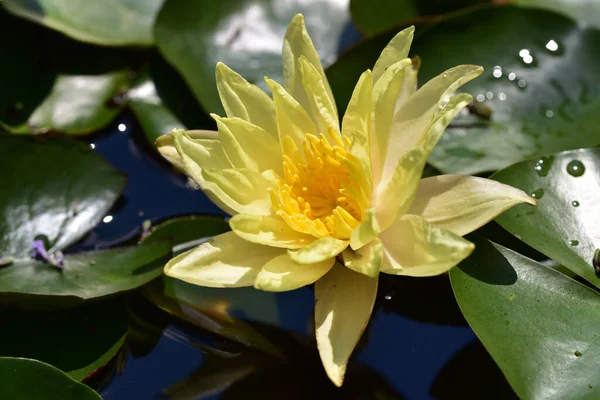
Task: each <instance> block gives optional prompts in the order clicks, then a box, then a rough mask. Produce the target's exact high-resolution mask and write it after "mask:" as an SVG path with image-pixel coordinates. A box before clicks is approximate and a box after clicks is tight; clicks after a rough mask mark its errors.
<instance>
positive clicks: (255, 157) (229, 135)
mask: <svg viewBox="0 0 600 400" xmlns="http://www.w3.org/2000/svg"><path fill="white" fill-rule="evenodd" d="M211 116H212V117H213V118H214V119H215V120H216V121H217V126H218V128H219V140H220V142H221V145H222V146H223V151H224V152H225V155H226V156H227V158H228V159H229V161H230V162H231V165H232V166H233V168H242V169H248V170H250V171H254V172H263V171H265V170H268V169H272V170H273V171H275V172H277V173H279V174H281V165H282V164H281V161H282V156H281V146H280V145H279V140H278V139H277V138H276V137H273V136H271V135H270V134H269V133H268V132H267V131H265V130H264V129H262V128H261V127H259V126H257V125H254V124H252V123H250V122H247V121H244V120H243V119H240V118H221V117H219V116H218V115H215V114H211Z"/></svg>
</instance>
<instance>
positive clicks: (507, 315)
mask: <svg viewBox="0 0 600 400" xmlns="http://www.w3.org/2000/svg"><path fill="white" fill-rule="evenodd" d="M475 239H476V240H474V241H475V243H476V245H477V248H476V250H475V252H474V253H473V255H472V256H471V257H469V258H468V259H467V260H466V261H464V262H463V263H462V264H460V265H459V267H456V268H453V269H452V270H451V272H450V279H451V282H452V287H453V289H454V293H455V295H456V299H457V300H458V304H459V306H460V308H461V310H462V312H463V314H464V315H465V317H466V318H467V321H468V322H469V324H470V325H471V327H472V328H473V330H474V331H475V333H476V334H477V336H478V337H479V339H481V341H482V342H483V344H484V346H485V347H486V349H487V350H488V352H489V353H490V355H491V356H492V357H493V358H494V360H495V361H496V363H497V364H498V366H499V367H500V369H502V371H503V372H504V375H505V376H506V378H507V379H508V381H509V383H510V384H511V386H512V387H513V389H514V390H515V392H516V393H517V394H518V395H519V397H520V398H523V399H532V400H535V399H567V398H568V399H583V398H586V399H595V398H598V397H599V396H600V373H599V372H598V371H599V367H600V339H599V337H598V335H599V333H598V326H599V324H600V295H599V294H598V293H597V292H595V291H593V290H591V289H589V288H587V287H585V286H584V285H582V284H580V283H578V282H576V281H574V280H572V279H570V278H568V277H566V276H564V275H562V274H561V273H559V272H556V271H553V270H552V269H550V268H546V267H544V266H543V265H541V264H539V263H537V262H535V261H533V260H530V259H528V258H525V257H523V256H521V255H520V254H517V253H515V252H513V251H512V250H509V249H507V248H504V247H502V246H500V245H495V244H492V243H491V242H488V241H487V240H485V239H482V238H475Z"/></svg>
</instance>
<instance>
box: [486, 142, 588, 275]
mask: <svg viewBox="0 0 600 400" xmlns="http://www.w3.org/2000/svg"><path fill="white" fill-rule="evenodd" d="M492 179H495V180H497V181H500V182H503V183H506V184H509V185H512V186H515V187H518V188H520V189H523V190H525V191H526V192H527V193H531V194H532V195H533V196H534V197H536V198H538V199H539V202H538V205H537V207H531V206H529V207H524V206H522V205H520V206H517V207H515V208H512V209H510V210H508V211H507V212H505V213H504V214H502V215H501V216H500V217H498V219H497V221H498V223H499V224H500V225H502V226H503V227H504V228H505V229H506V230H508V231H509V232H510V233H512V234H514V235H518V237H519V238H520V239H521V240H523V241H524V242H525V243H527V244H528V245H530V246H531V247H533V248H535V249H536V250H538V251H540V252H541V253H544V254H545V255H546V256H548V257H550V258H552V259H553V260H555V261H557V262H558V263H560V264H562V265H564V266H565V267H567V268H569V269H570V270H572V271H573V272H575V273H576V274H577V275H580V276H581V277H583V278H585V279H586V280H588V281H589V282H590V283H592V284H593V285H595V286H598V287H600V278H598V277H597V276H596V273H595V270H594V267H593V266H592V258H593V256H594V251H595V249H596V248H598V247H600V220H599V218H600V149H597V148H594V149H581V150H573V151H565V152H561V153H556V154H552V155H549V156H547V157H540V158H539V159H534V160H529V161H523V162H520V163H518V164H515V165H511V166H510V167H508V168H506V169H503V170H501V171H498V172H497V173H495V174H494V175H492Z"/></svg>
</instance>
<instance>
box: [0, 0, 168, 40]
mask: <svg viewBox="0 0 600 400" xmlns="http://www.w3.org/2000/svg"><path fill="white" fill-rule="evenodd" d="M163 1H164V0H86V1H85V5H84V4H83V3H81V2H79V1H74V0H4V2H3V4H4V7H6V9H7V10H9V11H10V12H12V13H14V14H16V15H19V16H21V17H25V18H28V19H31V20H32V21H36V22H38V23H40V24H43V25H46V26H48V27H50V28H53V29H56V30H57V31H60V32H62V33H64V34H66V35H69V36H71V37H73V38H75V39H78V40H82V41H84V42H92V43H97V44H103V45H109V46H123V45H145V46H148V45H151V44H152V43H153V42H154V39H153V37H152V26H153V24H154V19H155V18H156V14H158V10H159V9H160V7H161V5H162V3H163Z"/></svg>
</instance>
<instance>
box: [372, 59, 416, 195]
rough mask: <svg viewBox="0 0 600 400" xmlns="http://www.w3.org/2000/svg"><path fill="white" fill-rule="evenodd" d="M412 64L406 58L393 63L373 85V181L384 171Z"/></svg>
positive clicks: (377, 180)
mask: <svg viewBox="0 0 600 400" xmlns="http://www.w3.org/2000/svg"><path fill="white" fill-rule="evenodd" d="M410 64H411V60H410V59H409V58H406V59H404V60H400V61H398V62H396V63H395V64H392V65H390V66H389V67H388V69H387V70H386V71H385V72H384V73H383V74H382V75H381V78H379V80H377V82H375V84H374V85H373V116H372V121H373V130H372V132H371V164H372V170H373V182H374V184H375V185H376V184H377V183H379V179H380V178H381V173H382V171H383V163H384V161H385V157H386V153H387V151H388V150H387V148H388V143H389V141H390V130H391V128H392V120H393V117H394V111H395V109H396V99H397V98H398V94H399V93H400V89H401V88H402V82H403V81H404V70H405V69H406V67H407V66H409V65H410Z"/></svg>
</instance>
